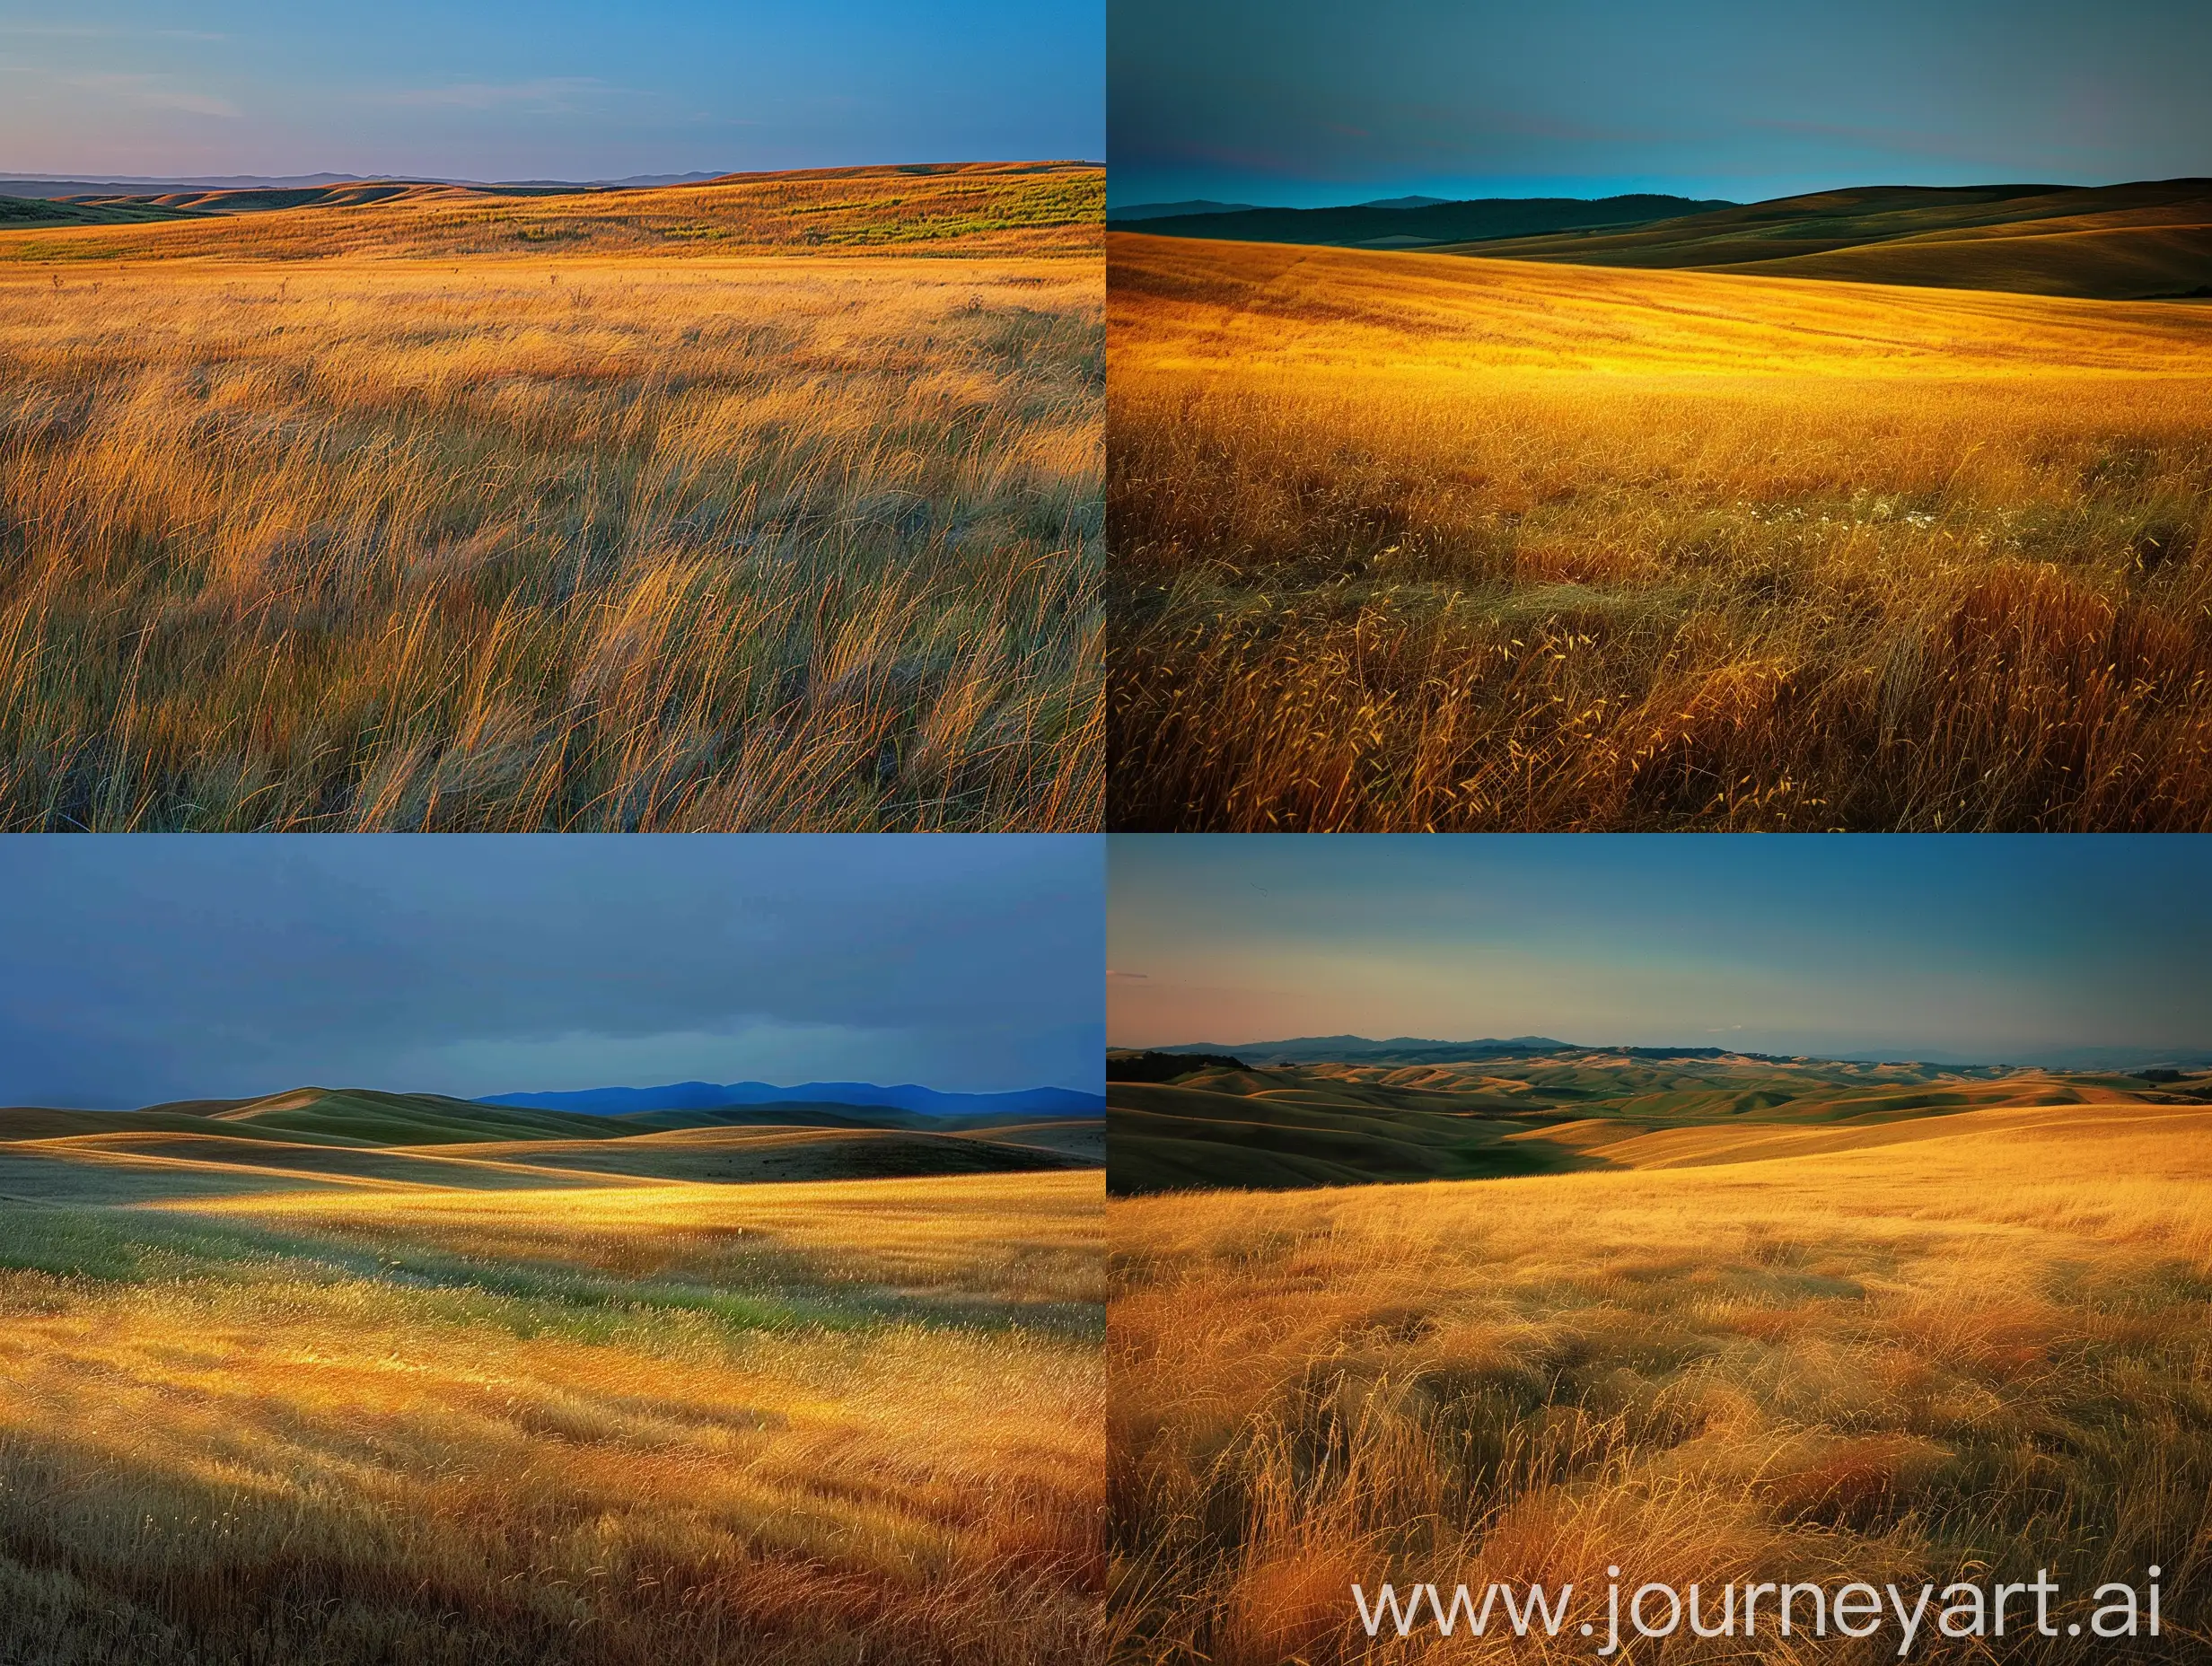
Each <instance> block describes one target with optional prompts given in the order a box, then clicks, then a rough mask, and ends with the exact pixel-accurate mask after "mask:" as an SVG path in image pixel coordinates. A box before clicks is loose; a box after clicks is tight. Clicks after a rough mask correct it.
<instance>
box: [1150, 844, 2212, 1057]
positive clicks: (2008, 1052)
mask: <svg viewBox="0 0 2212 1666" xmlns="http://www.w3.org/2000/svg"><path fill="white" fill-rule="evenodd" d="M1109 843H1110V852H1109V857H1108V870H1109V876H1110V882H1109V903H1108V916H1109V917H1108V929H1107V965H1108V967H1109V968H1110V971H1109V974H1108V978H1107V1034H1108V1039H1109V1041H1110V1044H1112V1045H1114V1046H1119V1047H1146V1046H1154V1047H1156V1046H1174V1045H1178V1044H1184V1043H1189V1042H1197V1041H1215V1042H1221V1043H1225V1044H1231V1045H1233V1044H1235V1043H1238V1042H1251V1041H1274V1040H1283V1039H1290V1038H1292V1037H1296V1036H1320V1035H1341V1034H1348V1035H1363V1036H1368V1037H1372V1038H1374V1039H1390V1038H1392V1037H1397V1036H1418V1037H1422V1038H1426V1039H1435V1040H1444V1041H1464V1040H1472V1039H1478V1038H1481V1037H1490V1036H1495V1037H1501V1038H1502V1037H1510V1036H1516V1035H1542V1036H1549V1037H1554V1038H1556V1039H1560V1040H1563V1041H1568V1042H1575V1043H1582V1044H1587V1045H1593V1046H1604V1045H1625V1046H1693V1047H1731V1048H1744V1049H1746V1050H1749V1051H1754V1052H1763V1053H1780V1054H1795V1053H1813V1054H1828V1055H1831V1056H1836V1055H1840V1056H1846V1057H1849V1056H1861V1055H1874V1056H1877V1057H1917V1058H1924V1059H1940V1060H1951V1061H1964V1062H1985V1063H2019V1064H2028V1063H2035V1062H2039V1061H2040V1060H2041V1059H2042V1058H2044V1057H2048V1056H2051V1055H2054V1054H2056V1053H2058V1052H2061V1051H2063V1050H2065V1049H2068V1048H2137V1047H2140V1048H2148V1049H2152V1050H2167V1049H2172V1050H2185V1049H2194V1050H2204V1049H2212V840H2207V839H2200V838H2174V837H2167V838H2157V837H2126V836H2121V835H2116V834H2104V835H2096V836H2091V837H2067V836H2061V835H2055V834H2041V835H2030V836H2025V837H1996V836H1990V837H1979V836H1978V837H1959V836H1955V835H1937V836H1933V837H1895V836H1875V835H1861V836H1855V837H1821V836H1797V837H1741V836H1740V837H1729V836H1723V835H1716V834H1693V835H1687V836H1674V837H1669V836H1661V835H1655V834H1637V835H1628V836H1615V837H1609V836H1601V835H1594V834H1576V835H1567V836H1558V837H1420V836H1412V837H1403V836H1400V837H1357V836H1352V835H1344V834H1339V835H1332V836H1330V837H1305V838H1298V837H1265V836H1256V837H1231V836H1225V835H1216V836H1209V837H1183V838H1170V837H1143V836H1128V835H1124V836H1117V837H1113V838H1112V839H1110V841H1109Z"/></svg>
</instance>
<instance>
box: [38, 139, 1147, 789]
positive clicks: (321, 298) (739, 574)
mask: <svg viewBox="0 0 2212 1666" xmlns="http://www.w3.org/2000/svg"><path fill="white" fill-rule="evenodd" d="M1094 173H1095V171H1093V174H1094ZM1055 189H1058V187H1056V188H1055ZM645 195H648V196H657V195H658V194H657V193H648V194H645ZM440 200H441V199H435V198H434V199H432V200H431V201H430V202H429V203H428V204H427V205H426V206H408V204H407V203H405V202H401V203H397V204H387V205H380V206H372V207H367V208H360V209H320V208H311V209H300V210H292V211H286V212H284V213H279V214H267V215H241V216H237V217H234V218H230V219H224V220H217V221H207V222H199V221H195V222H182V223H177V224H155V225H145V226H130V227H91V228H83V231H81V232H77V231H73V232H46V233H39V232H13V233H7V234H4V235H0V826H4V827H7V828H12V829H54V830H60V829H70V828H75V827H85V828H91V829H101V830H121V829H131V830H160V829H329V830H346V831H361V830H370V829H472V830H490V829H512V830H539V829H559V830H591V829H605V830H633V829H669V830H681V829H738V830H750V829H804V830H853V829H902V830H907V829H910V830H922V829H955V828H956V829H1043V830H1059V829H1082V828H1087V827H1095V826H1096V825H1097V824H1098V821H1099V817H1100V813H1101V803H1102V745H1101V710H1100V678H1101V675H1102V668H1101V645H1100V644H1101V633H1100V601H1099V596H1098V585H1099V583H1100V577H1101V567H1102V544H1101V537H1100V534H1101V526H1102V509H1101V504H1100V490H1101V480H1102V468H1103V463H1102V385H1103V361H1102V316H1101V315H1102V294H1101V284H1100V274H1099V267H1098V264H1097V261H1096V259H1095V256H1093V255H1087V254H1085V253H1084V252H1083V251H1082V250H1081V248H1080V246H1079V240H1078V241H1075V242H1071V241H1070V236H1071V234H1070V233H1067V232H1056V233H1054V236H1055V237H1057V238H1058V239H1059V241H1058V243H1057V244H1056V243H1055V242H1054V241H1053V239H1052V238H1044V237H1043V235H1042V233H1039V234H1037V235H1036V236H1030V235H1029V234H1028V233H1025V232H1024V233H1022V234H1021V235H1019V236H1015V237H1014V242H1013V243H1011V244H1009V245H1005V247H1006V248H1010V249H1012V250H1015V251H1016V252H1005V251H1004V250H1002V249H1001V245H1002V243H1003V242H1004V240H1003V239H995V238H993V237H984V238H982V239H981V240H980V241H979V243H977V244H976V246H975V247H974V248H971V247H970V241H973V240H970V241H962V240H961V239H960V238H957V237H955V238H952V239H951V240H950V241H947V242H946V243H945V244H944V248H943V249H939V250H936V252H934V253H932V254H929V255H928V256H926V257H919V256H916V255H913V254H911V253H905V254H901V253H897V252H888V251H879V252H876V253H873V254H854V253H839V252H804V250H808V249H810V248H812V247H813V246H812V245H805V244H799V245H794V247H795V248H796V249H797V250H800V252H794V253H786V254H777V255H761V256H745V255H742V254H738V255H733V254H732V253H731V252H730V250H731V249H733V248H741V249H742V247H743V246H744V242H743V239H742V238H737V239H734V241H730V242H715V243H709V244H705V245H697V244H691V243H687V244H683V245H681V247H682V248H683V249H684V250H685V252H684V253H683V254H681V255H677V254H671V253H669V252H667V251H666V250H661V249H658V248H655V249H649V250H631V249H630V248H629V246H628V244H627V243H626V242H624V241H622V240H621V239H620V238H619V237H616V236H614V235H613V233H612V232H606V231H604V230H603V228H601V229H592V227H593V226H595V223H587V229H586V231H584V232H579V233H578V236H579V239H580V240H581V241H578V242H577V243H576V245H575V248H574V249H571V250H566V251H565V252H563V253H560V254H558V255H557V256H548V255H546V254H544V253H542V252H539V253H531V252H527V248H528V246H527V244H522V245H513V247H520V248H522V249H524V250H526V252H522V253H513V252H508V251H507V250H509V249H510V244H508V243H501V244H499V245H498V246H497V247H496V248H494V249H492V250H490V251H489V252H484V251H479V250H477V249H475V247H474V246H473V245H471V244H469V243H467V242H465V241H464V242H461V243H459V244H455V243H453V241H452V239H451V238H450V237H449V236H448V235H447V232H446V230H445V229H442V223H441V222H439V221H437V220H436V218H435V216H436V215H441V214H452V213H460V212H461V210H458V209H451V208H445V207H440V206H438V204H439V201H440ZM558 200H559V201H561V202H574V201H575V200H581V201H583V202H585V203H588V204H590V205H592V213H593V214H594V215H598V216H600V217H601V218H611V219H612V220H613V222H614V224H615V225H616V228H617V229H618V230H619V227H620V226H621V225H622V224H628V222H626V221H624V220H623V219H622V212H629V213H631V214H633V215H638V214H642V211H640V210H634V209H633V210H628V211H618V209H617V208H616V207H614V206H610V199H605V198H584V199H558ZM811 201H812V199H809V202H811ZM525 206H529V205H525ZM807 206H808V203H800V204H799V205H798V206H792V205H789V204H786V205H785V207H784V209H783V210H782V212H783V215H784V218H783V220H782V221H780V222H777V224H784V225H785V226H786V229H789V228H790V226H791V225H793V224H803V223H804V222H805V215H802V214H801V209H802V208H806V207H807ZM812 206H813V207H817V208H820V207H823V205H821V204H819V203H815V204H813V205H812ZM828 206H829V207H835V206H837V205H835V204H829V205H828ZM848 207H849V205H848ZM510 208H511V206H508V207H502V208H500V209H499V212H500V213H502V214H505V213H508V212H509V211H510ZM540 208H542V206H540ZM533 211H538V210H533ZM543 211H545V212H550V210H543ZM469 212H476V211H475V210H470V211H469ZM485 212H490V211H488V210H487V211H485ZM515 212H519V210H516V211H515ZM810 212H811V210H810ZM870 212H871V213H872V214H874V215H877V216H878V217H877V218H876V219H873V220H871V219H869V218H868V217H867V215H861V214H859V213H858V211H857V210H855V211H853V212H850V213H847V214H845V215H844V219H843V220H838V218H837V216H835V215H827V217H823V216H817V217H816V219H815V220H814V221H813V222H812V223H813V224H846V223H847V222H850V223H851V224H852V225H856V226H865V225H866V224H893V223H891V222H887V221H883V220H882V218H881V216H882V215H886V214H890V213H891V212H893V211H892V210H891V209H888V208H884V207H883V206H882V205H881V204H875V205H873V207H872V208H871V209H870ZM825 214H826V210H825ZM380 215H381V216H382V218H381V219H380V218H379V217H378V216H380ZM318 216H327V217H321V218H319V217H318ZM502 224H505V223H504V222H503V223H502ZM564 224H566V222H564ZM364 226H366V227H368V228H369V230H368V231H366V232H364V230H363V229H362V228H363V227H364ZM848 229H850V228H849V227H848ZM507 230H509V231H512V230H513V227H512V226H508V227H507ZM372 233H376V234H378V235H381V237H382V241H381V242H380V241H375V239H374V237H373V236H372ZM503 235H504V233H503ZM857 235H858V233H857V232H855V234H854V236H855V238H857ZM1009 235H1014V234H1012V233H1009ZM1093 236H1094V232H1093ZM1024 238H1026V239H1027V241H1026V242H1025V241H1023V239H1024ZM1040 239H1041V241H1040ZM164 240H168V241H164ZM180 240H181V241H180ZM847 241H854V239H840V240H834V241H833V242H832V244H831V245H830V247H832V248H833V249H836V248H842V247H843V246H844V244H845V243H846V242H847ZM1032 246H1033V247H1037V248H1040V249H1041V250H1042V251H1043V252H1040V253H1029V254H1024V253H1021V252H1018V250H1021V249H1022V248H1024V247H1032ZM699 247H706V248H707V249H708V250H710V253H708V254H706V255H701V254H700V253H699V252H698V248H699ZM900 247H902V248H903V247H904V245H900ZM931 247H932V248H933V249H935V245H931ZM40 250H46V251H47V255H46V257H45V258H44V259H40V260H34V259H31V258H30V257H31V255H34V254H36V253H38V251H40ZM303 250H317V251H323V252H328V251H329V250H351V252H345V253H340V254H337V255H332V256H331V257H330V258H328V259H308V258H304V255H303ZM978 250H979V251H978ZM994 250H1000V251H998V252H994ZM1056 250H1057V252H1056ZM10 256H13V257H14V259H13V260H11V259H9V257H10Z"/></svg>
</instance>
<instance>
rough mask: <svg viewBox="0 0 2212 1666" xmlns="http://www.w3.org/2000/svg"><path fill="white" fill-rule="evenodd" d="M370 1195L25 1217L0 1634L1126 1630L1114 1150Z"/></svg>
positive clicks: (1086, 1646) (17, 1648)
mask: <svg viewBox="0 0 2212 1666" xmlns="http://www.w3.org/2000/svg"><path fill="white" fill-rule="evenodd" d="M378 1203H379V1200H378V1199H377V1198H376V1197H372V1196H368V1195H363V1196H359V1197H345V1198H341V1199H337V1200H329V1199H325V1198H320V1197H305V1196H295V1197H288V1198H287V1197H263V1198H256V1199H250V1200H247V1199H241V1200H237V1201H236V1202H235V1204H234V1205H233V1206H228V1207H224V1208H219V1209H215V1208H207V1207H205V1206H191V1205H183V1206H176V1207H173V1208H162V1209H160V1210H146V1209H105V1210H101V1209H57V1208H38V1207H34V1206H18V1205H15V1204H11V1205H9V1206H8V1207H7V1211H6V1213H5V1214H0V1658H4V1659H6V1660H8V1661H10V1662H25V1663H26V1666H63V1663H65V1662H66V1666H216V1663H217V1662H241V1663H242V1662H301V1661H315V1662H329V1663H330V1666H342V1663H349V1662H372V1661H377V1662H395V1661H408V1662H451V1663H452V1666H463V1663H464V1662H465V1663H466V1666H500V1663H502V1662H511V1663H512V1666H541V1663H546V1662H555V1663H561V1666H665V1663H666V1662H677V1661H681V1662H715V1663H718V1666H828V1663H830V1662H835V1663H836V1666H864V1663H867V1662H883V1663H885V1666H890V1663H891V1662H899V1663H901V1666H903V1663H904V1662H923V1663H926V1666H970V1663H973V1666H1032V1663H1034V1662H1050V1663H1053V1666H1080V1663H1087V1662H1091V1661H1093V1660H1094V1659H1095V1658H1096V1655H1097V1650H1098V1641H1099V1637H1098V1628H1099V1624H1100V1616H1101V1611H1102V1610H1101V1597H1102V1582H1103V1573H1104V1569H1103V1549H1102V1520H1103V1500H1102V1467H1103V1455H1102V1405H1101V1399H1102V1390H1103V1383H1102V1371H1101V1367H1100V1360H1099V1334H1100V1328H1101V1327H1100V1324H1099V1321H1098V1309H1097V1307H1096V1305H1095V1302H1096V1298H1097V1296H1098V1294H1099V1290H1098V1285H1099V1280H1100V1276H1101V1255H1100V1235H1101V1232H1102V1223H1101V1216H1100V1203H1101V1197H1100V1184H1099V1180H1098V1178H1097V1177H1096V1176H1095V1175H1084V1176H1061V1175H1052V1176H1023V1177H1019V1179H1018V1180H1017V1179H1013V1178H1011V1177H991V1178H988V1179H955V1180H950V1181H905V1182H901V1181H892V1182H850V1183H847V1184H845V1185H842V1186H820V1187H794V1188H775V1187H762V1188H731V1187H715V1186H689V1185H671V1186H666V1187H663V1188H652V1189H642V1188H622V1189H620V1190H616V1191H607V1192H592V1191H584V1192H578V1191H573V1190H572V1191H563V1192H560V1193H558V1194H547V1193H537V1194H528V1195H525V1194H515V1193H503V1194H498V1195H495V1196H482V1195H477V1196H461V1195H445V1196H440V1195H438V1194H435V1193H434V1192H429V1191H427V1190H426V1189H424V1188H413V1189H410V1190H398V1189H395V1190H394V1191H392V1192H391V1193H389V1194H387V1195H386V1196H385V1197H384V1198H383V1200H382V1211H381V1212H380V1210H379V1206H378ZM417 1228H419V1230H416V1229H417ZM1014 1267H1024V1268H1026V1269H1027V1272H1026V1275H1025V1276H1023V1278H1020V1279H1016V1278H1014V1277H1013V1276H1011V1274H1010V1269H1011V1268H1014Z"/></svg>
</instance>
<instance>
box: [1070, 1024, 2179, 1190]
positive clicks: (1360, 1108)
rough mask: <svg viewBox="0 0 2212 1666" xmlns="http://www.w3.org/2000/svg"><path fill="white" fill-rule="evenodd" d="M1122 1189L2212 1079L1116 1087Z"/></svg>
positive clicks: (1760, 1134) (1550, 1071) (1384, 1069)
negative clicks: (2159, 1082)
mask: <svg viewBox="0 0 2212 1666" xmlns="http://www.w3.org/2000/svg"><path fill="white" fill-rule="evenodd" d="M1108 1099H1109V1109H1108V1111H1107V1125H1108V1127H1109V1129H1110V1136H1111V1141H1112V1149H1111V1159H1110V1164H1109V1169H1108V1179H1109V1184H1110V1187H1111V1188H1112V1189H1113V1190H1114V1191H1115V1192H1117V1193H1122V1194H1128V1193H1137V1192H1150V1191H1166V1190H1176V1189H1182V1188H1220V1187H1232V1188H1246V1189H1254V1190H1283V1189H1292V1188H1301V1187H1311V1186H1346V1185H1360V1184H1365V1183H1367V1182H1370V1181H1374V1180H1426V1179H1491V1178H1497V1177H1502V1176H1507V1175H1522V1174H1540V1173H1558V1172H1565V1171H1572V1170H1581V1169H1641V1168H1674V1167H1690V1166H1705V1165H1709V1164H1713V1163H1726V1162H1750V1161H1758V1160H1763V1159H1766V1158H1769V1157H1776V1156H1786V1155H1794V1154H1800V1153H1813V1152H1818V1151H1830V1150H1845V1149H1855V1148H1857V1147H1860V1146H1864V1145H1869V1144H1890V1143H1894V1142H1895V1141H1897V1140H1900V1139H1909V1138H1918V1137H1921V1136H1922V1134H1923V1133H1924V1132H1926V1131H1929V1130H1932V1129H1933V1127H1934V1125H1935V1123H1938V1122H1940V1121H1941V1120H1942V1119H1944V1118H1948V1117H1952V1116H1955V1115H1959V1114H1962V1113H1964V1112H1969V1111H1974V1112H1993V1111H2012V1110H2026V1109H2047V1108H2050V1107H2055V1106H2069V1105H2076V1106H2097V1107H2106V1108H2109V1107H2116V1106H2129V1105H2133V1106H2141V1105H2185V1104H2199V1105H2201V1104H2208V1103H2212V1075H2206V1076H2192V1077H2190V1078H2187V1079H2185V1080H2182V1081H2180V1082H2177V1083H2172V1084H2160V1085H2154V1084H2152V1083H2147V1082H2146V1081H2144V1080H2142V1079H2141V1078H2137V1077H2116V1076H2100V1075H2087V1074H2084V1075H2060V1074H2055V1073H2050V1072H2045V1071H2038V1070H2010V1069H2000V1068H1965V1069H1956V1070H1953V1069H1945V1068H1943V1067H1940V1066H1935V1065H1855V1064H1842V1063H1832V1062H1828V1061H1819V1060H1771V1059H1760V1058H1753V1057H1719V1058H1698V1057H1673V1058H1671V1059H1646V1058H1639V1057H1630V1056H1628V1055H1627V1054H1625V1053H1612V1054H1606V1053H1602V1052H1598V1051H1595V1050H1592V1049H1583V1050H1580V1051H1579V1052H1578V1053H1577V1054H1576V1056H1575V1057H1568V1058H1558V1057H1545V1056H1541V1055H1538V1056H1533V1057H1521V1058H1517V1059H1506V1058H1500V1059H1496V1060H1489V1061H1485V1062H1482V1063H1479V1064H1471V1065H1458V1066H1453V1065H1374V1064H1364V1063H1347V1064H1330V1065H1293V1066H1286V1067H1282V1068H1277V1069H1272V1070H1242V1071H1229V1070H1221V1069H1216V1068H1211V1067H1201V1068H1198V1069H1196V1070H1194V1071H1192V1072H1191V1073H1190V1074H1188V1075H1185V1076H1183V1077H1181V1078H1180V1079H1178V1080H1177V1081H1175V1082H1173V1083H1120V1082H1116V1083H1110V1084H1109V1087H1108Z"/></svg>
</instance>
